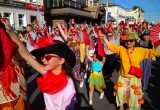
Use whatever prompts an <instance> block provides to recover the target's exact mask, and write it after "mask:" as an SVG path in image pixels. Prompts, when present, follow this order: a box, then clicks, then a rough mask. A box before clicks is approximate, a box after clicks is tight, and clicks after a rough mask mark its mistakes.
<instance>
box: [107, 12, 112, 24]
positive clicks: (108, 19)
mask: <svg viewBox="0 0 160 110" xmlns="http://www.w3.org/2000/svg"><path fill="white" fill-rule="evenodd" d="M110 21H111V12H108V15H107V23H109V22H110Z"/></svg>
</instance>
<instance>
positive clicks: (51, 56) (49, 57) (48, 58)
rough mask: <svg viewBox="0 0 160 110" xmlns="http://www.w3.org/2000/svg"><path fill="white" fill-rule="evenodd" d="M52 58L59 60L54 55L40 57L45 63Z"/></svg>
mask: <svg viewBox="0 0 160 110" xmlns="http://www.w3.org/2000/svg"><path fill="white" fill-rule="evenodd" d="M53 57H55V58H60V56H56V55H44V56H41V60H43V59H44V58H45V59H46V60H47V61H49V60H50V59H51V58H53Z"/></svg>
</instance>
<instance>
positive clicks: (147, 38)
mask: <svg viewBox="0 0 160 110" xmlns="http://www.w3.org/2000/svg"><path fill="white" fill-rule="evenodd" d="M143 39H144V42H146V43H148V42H149V39H150V36H149V35H145V36H143Z"/></svg>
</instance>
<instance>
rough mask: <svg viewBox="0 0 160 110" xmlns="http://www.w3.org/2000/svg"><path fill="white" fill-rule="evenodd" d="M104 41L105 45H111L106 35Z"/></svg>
mask: <svg viewBox="0 0 160 110" xmlns="http://www.w3.org/2000/svg"><path fill="white" fill-rule="evenodd" d="M102 39H103V40H104V43H105V44H106V45H107V46H109V45H110V44H111V43H110V42H109V41H108V40H107V38H106V37H105V35H103V36H102Z"/></svg>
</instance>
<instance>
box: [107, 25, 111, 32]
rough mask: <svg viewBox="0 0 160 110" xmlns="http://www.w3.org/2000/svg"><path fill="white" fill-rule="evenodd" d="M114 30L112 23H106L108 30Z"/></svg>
mask: <svg viewBox="0 0 160 110" xmlns="http://www.w3.org/2000/svg"><path fill="white" fill-rule="evenodd" d="M111 30H112V23H109V24H106V31H107V32H111Z"/></svg>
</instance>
